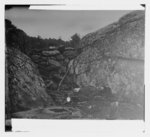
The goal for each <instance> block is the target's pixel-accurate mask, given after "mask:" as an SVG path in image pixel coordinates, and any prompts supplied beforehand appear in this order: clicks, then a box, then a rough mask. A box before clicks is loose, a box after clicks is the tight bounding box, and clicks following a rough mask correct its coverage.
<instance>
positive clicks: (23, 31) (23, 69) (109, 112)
mask: <svg viewBox="0 0 150 137" xmlns="http://www.w3.org/2000/svg"><path fill="white" fill-rule="evenodd" d="M141 6H142V5H141ZM37 7H38V6H37ZM144 40H145V11H144V10H41V9H36V10H34V9H31V6H30V5H5V118H6V123H7V120H10V119H12V118H18V119H74V120H76V119H79V120H80V119H89V120H91V119H94V120H144V115H145V86H144V85H145V84H144V49H145V42H144ZM8 123H9V122H8Z"/></svg>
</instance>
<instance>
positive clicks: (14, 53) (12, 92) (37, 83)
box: [6, 48, 53, 113]
mask: <svg viewBox="0 0 150 137" xmlns="http://www.w3.org/2000/svg"><path fill="white" fill-rule="evenodd" d="M6 55H7V56H6V62H7V68H6V70H7V71H6V77H7V78H6V80H7V82H6V83H7V84H6V94H7V95H6V102H8V103H9V104H8V105H7V106H8V107H10V109H11V113H14V112H18V111H22V110H27V109H31V108H35V107H40V106H47V105H51V104H52V103H53V101H52V99H51V98H50V96H48V94H47V93H46V91H45V84H44V81H43V79H42V78H41V76H40V74H39V72H38V70H37V67H36V66H35V64H34V63H33V62H32V61H31V59H30V58H29V57H28V56H26V55H25V54H23V53H22V52H20V51H19V50H17V49H14V48H13V49H10V48H8V49H7V52H6ZM7 100H8V101H7ZM7 110H9V109H8V108H7Z"/></svg>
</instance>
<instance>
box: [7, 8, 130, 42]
mask: <svg viewBox="0 0 150 137" xmlns="http://www.w3.org/2000/svg"><path fill="white" fill-rule="evenodd" d="M129 12H131V11H127V10H118V11H117V10H116V11H115V10H97V11H85V10H82V11H81V10H80V11H72V10H71V11H62V10H29V9H27V8H11V9H9V10H6V11H5V18H6V19H9V20H11V21H12V23H13V24H14V25H15V26H16V27H18V28H20V29H22V30H23V31H24V32H25V33H26V34H28V35H29V36H36V37H37V36H38V35H39V36H41V37H42V38H56V39H57V38H61V39H63V40H65V41H67V40H70V39H71V36H72V35H74V34H75V33H78V34H79V35H80V37H83V36H84V35H86V34H88V33H91V32H93V31H96V30H98V29H100V28H102V27H104V26H106V25H108V24H111V23H113V22H116V21H117V20H118V19H119V18H120V17H122V16H123V15H125V14H127V13H129Z"/></svg>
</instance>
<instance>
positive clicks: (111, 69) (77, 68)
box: [69, 11, 145, 105]
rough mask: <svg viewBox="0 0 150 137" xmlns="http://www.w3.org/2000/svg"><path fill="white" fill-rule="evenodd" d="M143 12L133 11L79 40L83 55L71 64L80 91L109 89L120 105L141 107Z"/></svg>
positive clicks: (142, 95)
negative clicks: (124, 103)
mask: <svg viewBox="0 0 150 137" xmlns="http://www.w3.org/2000/svg"><path fill="white" fill-rule="evenodd" d="M144 24H145V12H144V11H134V12H131V13H129V14H127V15H125V16H124V17H122V18H121V19H120V20H119V21H118V22H115V23H113V24H111V25H108V26H106V27H104V28H102V29H100V30H98V31H96V32H93V33H90V34H87V35H86V36H85V37H83V39H82V40H81V46H82V48H83V52H82V53H81V54H80V55H79V56H78V57H77V58H76V59H75V60H74V61H73V62H70V64H69V65H70V66H71V69H70V70H71V73H74V74H76V82H77V84H78V85H79V86H80V87H83V86H93V87H96V88H98V89H101V88H102V87H109V88H110V89H111V91H112V93H114V94H116V95H117V96H118V100H119V101H125V100H126V101H127V102H128V101H131V102H132V103H135V102H136V104H140V105H144V103H143V102H144V101H143V99H144Z"/></svg>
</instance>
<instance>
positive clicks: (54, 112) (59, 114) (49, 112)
mask: <svg viewBox="0 0 150 137" xmlns="http://www.w3.org/2000/svg"><path fill="white" fill-rule="evenodd" d="M12 117H13V118H32V119H34V118H35V119H72V118H74V119H78V118H81V117H82V114H81V112H80V110H79V109H76V108H72V107H59V106H53V107H47V108H37V109H32V110H29V111H22V112H17V113H14V114H13V115H12Z"/></svg>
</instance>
